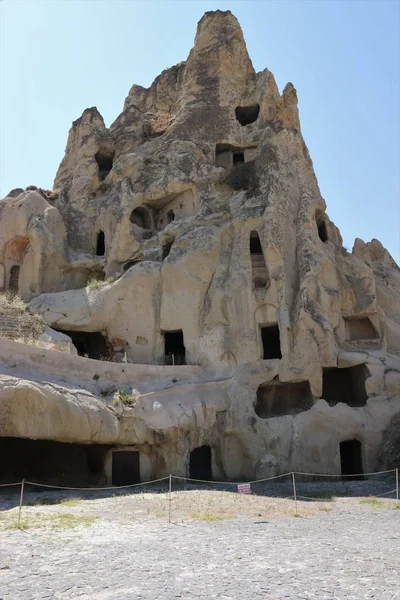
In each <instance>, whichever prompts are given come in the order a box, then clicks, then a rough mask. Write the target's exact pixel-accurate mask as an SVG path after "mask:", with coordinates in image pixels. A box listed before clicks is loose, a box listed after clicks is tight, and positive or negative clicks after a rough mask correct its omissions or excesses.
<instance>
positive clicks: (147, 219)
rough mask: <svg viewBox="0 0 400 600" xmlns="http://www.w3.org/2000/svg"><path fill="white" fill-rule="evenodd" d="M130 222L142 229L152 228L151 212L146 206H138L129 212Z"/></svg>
mask: <svg viewBox="0 0 400 600" xmlns="http://www.w3.org/2000/svg"><path fill="white" fill-rule="evenodd" d="M130 220H131V223H133V224H134V225H137V226H138V227H141V228H142V229H152V227H153V224H152V218H151V212H150V210H149V209H148V208H147V207H146V206H138V208H135V210H133V211H132V212H131V216H130Z"/></svg>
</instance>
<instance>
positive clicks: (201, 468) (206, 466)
mask: <svg viewBox="0 0 400 600" xmlns="http://www.w3.org/2000/svg"><path fill="white" fill-rule="evenodd" d="M189 477H190V478H191V479H203V480H205V481H210V480H211V479H212V468H211V448H210V446H200V448H195V449H194V450H192V452H191V453H190V462H189Z"/></svg>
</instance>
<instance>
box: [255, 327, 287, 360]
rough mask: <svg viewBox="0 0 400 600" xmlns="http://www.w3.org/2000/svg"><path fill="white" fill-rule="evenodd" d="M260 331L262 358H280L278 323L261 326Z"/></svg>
mask: <svg viewBox="0 0 400 600" xmlns="http://www.w3.org/2000/svg"><path fill="white" fill-rule="evenodd" d="M260 331H261V343H262V352H263V359H264V360H268V359H272V358H282V352H281V339H280V335H279V326H278V324H275V325H266V326H261V327H260Z"/></svg>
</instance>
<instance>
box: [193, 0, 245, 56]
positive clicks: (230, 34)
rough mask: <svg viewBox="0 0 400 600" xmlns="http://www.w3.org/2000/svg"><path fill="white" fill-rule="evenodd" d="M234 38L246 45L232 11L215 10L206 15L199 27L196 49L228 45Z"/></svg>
mask: <svg viewBox="0 0 400 600" xmlns="http://www.w3.org/2000/svg"><path fill="white" fill-rule="evenodd" d="M232 38H236V39H240V40H241V41H242V42H243V44H245V41H244V38H243V32H242V28H241V27H240V24H239V21H238V20H237V18H236V17H235V16H234V15H233V14H232V13H231V11H230V10H225V11H223V10H214V11H209V12H206V13H204V15H203V17H202V18H201V19H200V21H199V23H198V26H197V33H196V38H195V43H194V46H195V49H196V50H197V51H200V50H204V49H205V48H208V47H209V46H214V45H218V46H219V45H221V44H224V43H228V42H230V41H231V40H232Z"/></svg>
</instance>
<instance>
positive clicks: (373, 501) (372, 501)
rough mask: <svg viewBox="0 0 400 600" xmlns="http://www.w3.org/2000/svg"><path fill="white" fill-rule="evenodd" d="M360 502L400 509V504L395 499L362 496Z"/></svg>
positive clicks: (367, 504) (375, 506)
mask: <svg viewBox="0 0 400 600" xmlns="http://www.w3.org/2000/svg"><path fill="white" fill-rule="evenodd" d="M360 504H364V505H366V506H370V507H371V508H388V509H400V504H399V503H396V502H395V501H394V500H381V499H379V498H362V500H360Z"/></svg>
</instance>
